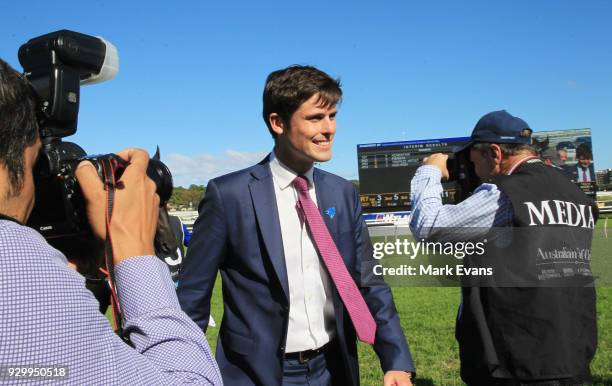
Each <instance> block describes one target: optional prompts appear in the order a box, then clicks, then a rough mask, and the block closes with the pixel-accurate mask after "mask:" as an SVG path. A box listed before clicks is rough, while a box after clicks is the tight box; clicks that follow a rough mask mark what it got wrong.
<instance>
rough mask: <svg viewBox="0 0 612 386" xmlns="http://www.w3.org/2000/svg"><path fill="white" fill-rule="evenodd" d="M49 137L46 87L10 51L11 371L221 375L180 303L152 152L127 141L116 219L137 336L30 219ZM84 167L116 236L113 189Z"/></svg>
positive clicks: (182, 378) (6, 204) (3, 103)
mask: <svg viewBox="0 0 612 386" xmlns="http://www.w3.org/2000/svg"><path fill="white" fill-rule="evenodd" d="M40 148H41V141H40V139H39V133H38V124H37V118H36V99H35V95H34V91H33V90H32V88H31V87H30V85H29V84H28V82H27V81H26V80H24V79H23V78H22V77H21V76H20V75H19V74H18V73H17V72H16V71H15V70H13V69H12V68H11V67H10V66H9V65H8V64H7V63H5V62H4V61H2V60H1V59H0V179H1V181H2V182H1V183H0V213H1V219H0V244H1V245H0V291H1V292H2V295H3V296H2V297H0V315H1V316H0V342H2V343H1V344H0V383H3V384H4V383H13V382H18V381H19V380H20V379H21V380H24V379H25V380H28V381H30V382H31V381H35V382H42V381H44V380H56V381H57V380H63V381H64V382H67V383H70V384H81V385H84V384H113V385H118V384H130V385H136V384H143V385H153V384H170V383H172V384H174V383H183V382H184V383H200V384H221V378H220V375H219V370H218V368H217V365H216V363H215V360H214V358H213V356H212V354H211V352H210V349H209V347H208V344H207V342H206V339H205V337H204V335H203V334H202V333H201V330H200V329H199V328H198V327H197V326H196V325H195V324H194V323H193V322H192V321H191V320H189V318H188V317H187V316H186V315H185V314H184V313H183V312H182V311H181V310H180V307H179V304H178V301H177V299H176V295H175V292H174V286H173V284H172V281H171V280H170V277H169V273H168V270H167V268H166V267H165V265H164V264H163V263H162V262H161V261H159V259H157V258H156V257H155V256H153V254H154V250H153V237H154V234H155V228H156V221H157V211H158V206H159V197H158V196H157V194H156V191H155V185H154V183H153V182H152V181H151V180H150V179H149V178H148V177H147V176H146V174H145V170H146V167H147V164H148V156H147V154H146V153H145V152H143V151H142V150H136V149H127V150H124V151H122V152H120V153H118V155H119V156H120V157H122V158H124V159H125V160H126V161H129V162H130V165H129V166H128V167H127V168H126V169H125V171H124V174H123V175H122V177H121V180H120V186H122V187H121V188H119V189H117V191H116V194H115V202H114V209H113V216H112V221H111V223H110V226H109V228H108V229H109V230H110V233H111V235H112V241H111V243H112V248H113V253H114V264H115V270H114V273H115V280H116V282H115V283H116V286H117V288H118V295H119V299H120V304H121V308H122V313H123V315H124V317H125V329H124V330H125V333H126V335H127V336H128V337H129V339H130V341H131V343H132V345H133V348H132V347H130V346H129V345H127V344H126V343H125V342H124V341H122V339H121V338H120V337H119V336H118V335H116V334H115V333H114V332H113V331H112V330H111V328H110V326H109V323H108V321H107V320H106V318H105V317H104V315H102V314H100V313H99V311H98V303H97V301H96V300H95V298H94V296H93V295H92V294H91V292H89V291H88V290H86V288H85V283H84V281H85V280H84V278H83V277H82V276H81V275H79V274H78V273H77V272H75V271H73V270H71V269H70V268H69V267H68V266H67V261H66V258H65V257H64V255H63V254H62V253H61V252H59V251H58V250H56V249H54V248H52V247H51V246H50V245H49V244H47V242H46V241H45V239H44V238H43V237H42V236H41V235H40V234H38V233H37V232H36V231H34V230H33V229H31V228H28V227H25V226H24V225H23V224H24V223H25V222H26V220H27V219H28V217H29V215H30V213H31V211H32V208H33V206H34V180H33V168H34V165H35V163H36V160H37V157H38V154H39V151H40ZM76 176H77V178H78V180H79V184H80V186H81V189H82V191H83V195H84V197H85V201H86V203H87V214H88V218H89V221H90V224H91V227H92V230H93V232H94V234H95V235H96V236H97V237H99V238H101V239H104V238H105V236H106V223H105V209H106V208H105V204H106V191H105V190H104V187H103V183H102V182H101V180H100V178H99V177H98V174H97V172H96V170H95V169H94V167H93V165H92V164H90V163H81V164H80V165H79V166H78V169H77V171H76Z"/></svg>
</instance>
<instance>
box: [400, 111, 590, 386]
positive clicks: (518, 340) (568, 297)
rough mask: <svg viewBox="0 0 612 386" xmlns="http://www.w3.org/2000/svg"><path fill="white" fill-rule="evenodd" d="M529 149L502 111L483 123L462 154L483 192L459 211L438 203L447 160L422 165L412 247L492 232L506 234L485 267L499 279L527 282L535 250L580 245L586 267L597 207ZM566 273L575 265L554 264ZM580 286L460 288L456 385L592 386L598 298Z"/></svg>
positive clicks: (523, 127) (525, 136) (565, 280)
mask: <svg viewBox="0 0 612 386" xmlns="http://www.w3.org/2000/svg"><path fill="white" fill-rule="evenodd" d="M530 144H531V129H529V127H528V125H527V123H526V122H525V121H523V120H522V119H520V118H517V117H514V116H512V115H510V114H508V113H507V112H506V111H495V112H492V113H489V114H486V115H485V116H483V117H482V118H481V119H480V120H479V121H478V123H477V124H476V127H475V128H474V130H473V132H472V135H471V139H470V141H469V143H468V144H467V145H466V146H469V151H470V160H471V162H472V163H473V164H474V168H475V172H476V174H477V176H478V177H479V178H480V179H481V181H483V182H484V183H482V184H481V185H480V186H479V187H478V188H477V189H476V190H475V191H474V193H473V194H472V196H470V197H469V198H467V199H466V200H464V201H463V202H461V203H459V204H457V205H442V201H441V198H440V194H441V192H442V185H441V183H440V180H441V179H445V178H448V176H449V173H448V170H447V166H446V161H447V158H448V156H447V155H443V154H433V155H432V156H430V157H428V158H426V159H425V160H424V162H423V163H424V166H421V167H420V168H419V169H418V170H417V172H416V174H415V176H414V178H413V180H412V182H411V195H412V197H411V204H412V208H413V214H412V219H411V223H410V227H411V230H412V233H413V235H414V237H415V238H416V239H421V238H424V239H431V238H444V237H447V238H448V236H449V234H451V237H452V234H453V233H454V234H461V235H466V234H468V235H469V237H471V238H478V237H483V238H485V237H486V238H489V239H491V237H489V236H491V235H495V234H496V233H495V229H494V228H496V227H505V228H502V230H501V233H503V232H505V234H506V235H508V232H507V230H508V229H511V231H512V233H510V236H511V238H514V239H513V240H511V241H510V245H509V246H508V244H506V246H499V245H494V244H495V243H489V245H487V249H488V250H487V251H486V253H485V255H484V259H485V261H487V262H490V261H493V260H492V259H494V258H499V257H501V259H499V260H497V261H498V262H501V264H500V265H499V266H498V268H499V267H501V268H502V269H501V270H500V271H502V272H503V273H506V272H508V271H507V270H504V269H507V267H508V266H511V267H512V268H516V267H519V268H521V267H522V269H523V271H524V272H528V273H530V274H531V273H532V272H533V271H530V269H531V268H532V267H535V266H537V265H538V264H536V262H535V260H536V259H537V257H536V255H537V253H534V247H535V248H539V250H543V251H544V252H547V251H553V252H557V249H560V248H561V246H560V245H561V243H563V246H564V248H563V249H564V250H565V249H566V247H567V250H572V249H573V248H574V249H575V248H578V243H579V241H583V242H584V244H586V245H587V246H586V248H588V252H589V258H590V242H591V237H592V230H593V227H594V223H595V220H596V215H597V209H596V207H595V206H594V203H593V202H592V200H590V199H589V198H588V197H586V196H585V195H584V194H583V193H582V192H581V191H580V189H578V188H577V187H576V186H575V185H574V184H573V183H571V182H570V181H568V180H567V178H566V177H565V176H564V175H563V173H562V172H561V171H560V170H558V169H556V168H552V167H548V166H546V165H544V163H543V162H541V161H540V160H539V159H538V158H537V157H536V152H535V149H534V148H533V147H532V146H531V145H530ZM551 205H552V207H551ZM566 208H580V210H578V209H577V210H576V212H572V214H573V216H574V219H576V218H577V215H581V216H582V217H584V218H583V219H582V221H580V222H579V223H578V222H576V221H575V220H572V219H571V217H572V215H570V214H569V213H570V212H569V211H568V210H567V209H566ZM508 227H512V228H508ZM503 229H506V231H503ZM498 234H499V233H498ZM560 235H563V238H562V239H561V240H562V241H561V242H560V241H559V239H560ZM492 244H493V245H492ZM499 244H502V243H499ZM555 256H556V254H555ZM567 256H569V255H567ZM469 260H470V258H468V257H466V261H465V263H466V264H469ZM566 263H569V264H574V263H575V262H573V261H571V262H569V261H567V262H566V261H563V262H560V263H559V264H566ZM554 264H556V263H553V267H555V265H554ZM514 272H516V271H514ZM577 276H578V275H574V276H567V277H566V276H564V275H560V276H557V277H555V281H553V283H554V284H552V285H551V284H550V282H549V283H548V284H547V283H545V280H544V279H540V280H543V282H542V283H536V282H529V283H530V284H528V285H525V284H524V282H523V283H522V284H519V283H518V282H517V283H516V284H515V285H516V286H515V287H514V286H505V287H504V286H495V285H491V286H487V287H485V286H481V287H476V286H469V284H468V285H466V284H465V282H464V286H463V287H462V303H461V306H460V308H459V313H458V316H457V325H456V338H457V340H458V343H459V354H460V359H461V377H462V379H463V380H464V381H465V382H466V383H467V384H468V385H487V386H490V385H523V384H529V385H582V384H583V383H584V382H589V381H590V369H589V366H590V363H591V360H592V359H593V356H594V354H595V350H596V345H597V343H596V342H597V326H596V311H595V291H594V289H593V288H592V287H584V286H582V287H581V286H580V282H578V284H576V283H577V282H576V280H579V279H577V278H576V277H577ZM536 277H537V275H536ZM544 287H548V288H544Z"/></svg>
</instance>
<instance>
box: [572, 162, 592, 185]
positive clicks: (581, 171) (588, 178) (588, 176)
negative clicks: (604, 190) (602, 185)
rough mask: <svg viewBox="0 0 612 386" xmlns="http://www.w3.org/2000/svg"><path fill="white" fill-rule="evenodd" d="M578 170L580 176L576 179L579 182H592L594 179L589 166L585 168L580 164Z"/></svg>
mask: <svg viewBox="0 0 612 386" xmlns="http://www.w3.org/2000/svg"><path fill="white" fill-rule="evenodd" d="M576 170H577V171H578V178H576V181H578V182H590V181H592V180H593V179H592V178H591V171H590V170H589V168H588V167H587V168H586V169H583V168H582V167H581V166H580V165H577V166H576ZM585 174H586V179H584V176H585Z"/></svg>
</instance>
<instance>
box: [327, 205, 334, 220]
mask: <svg viewBox="0 0 612 386" xmlns="http://www.w3.org/2000/svg"><path fill="white" fill-rule="evenodd" d="M325 214H326V215H328V216H329V218H334V216H335V215H336V207H334V206H332V207H331V208H327V210H326V211H325Z"/></svg>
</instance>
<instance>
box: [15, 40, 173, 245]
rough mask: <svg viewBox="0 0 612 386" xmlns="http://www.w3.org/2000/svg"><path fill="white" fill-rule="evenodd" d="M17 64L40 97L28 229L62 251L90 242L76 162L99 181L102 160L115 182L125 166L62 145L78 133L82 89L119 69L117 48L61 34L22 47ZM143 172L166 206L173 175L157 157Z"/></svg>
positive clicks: (107, 156) (111, 157) (119, 161)
mask: <svg viewBox="0 0 612 386" xmlns="http://www.w3.org/2000/svg"><path fill="white" fill-rule="evenodd" d="M19 62H20V63H21V65H22V66H23V69H24V76H25V77H26V78H27V79H28V80H29V82H30V83H31V85H32V87H33V88H34V90H35V92H36V94H37V95H38V98H39V105H38V123H39V128H40V138H41V141H42V144H43V145H42V154H41V155H40V157H39V161H38V163H37V164H36V166H35V168H34V182H35V186H36V192H35V195H36V203H35V206H34V209H33V211H32V214H31V216H30V218H29V221H28V225H29V226H30V227H32V228H34V229H36V230H37V231H39V232H40V233H41V234H42V235H43V236H44V237H45V238H46V239H47V240H48V241H49V242H50V243H51V244H52V245H54V246H56V247H57V248H59V249H60V250H65V248H62V247H61V246H62V245H69V244H74V243H75V242H76V243H79V242H80V241H86V240H89V239H92V238H93V236H92V233H91V229H90V227H89V224H88V221H87V215H86V212H85V202H84V198H83V196H82V193H81V191H80V188H79V187H78V182H77V180H76V178H75V175H74V171H75V169H76V166H77V164H78V163H79V162H80V161H83V160H89V161H91V162H92V163H93V164H94V166H95V167H96V169H97V170H98V174H99V175H100V177H101V178H102V164H103V161H104V160H110V161H111V163H112V164H113V165H114V171H113V174H114V176H115V178H116V179H119V178H120V177H121V174H122V173H123V170H124V169H125V167H126V166H127V162H126V161H124V160H123V159H122V158H120V157H119V156H117V155H115V154H105V155H97V156H87V155H86V153H85V151H84V150H83V149H82V148H81V147H80V146H79V145H77V144H75V143H72V142H66V141H62V138H64V137H67V136H70V135H72V134H74V133H76V131H77V118H78V113H79V103H80V86H81V85H83V84H89V83H98V82H102V81H105V80H107V79H112V78H113V77H114V76H115V74H116V73H117V71H118V69H119V57H118V54H117V49H116V48H115V47H114V46H113V45H112V44H110V43H109V42H107V41H105V40H104V39H102V38H98V37H93V36H89V35H84V34H81V33H77V32H73V31H68V30H61V31H57V32H52V33H49V34H46V35H42V36H39V37H36V38H33V39H30V40H29V41H28V42H27V43H25V44H24V45H22V46H21V47H20V48H19ZM155 158H157V159H155ZM147 174H148V176H149V177H150V178H151V179H152V180H153V181H154V182H155V184H156V186H157V194H158V195H159V197H160V203H161V205H164V204H165V203H166V202H167V201H168V200H169V199H170V196H171V194H172V175H171V174H170V171H169V170H168V168H167V167H166V165H164V164H163V163H162V162H161V161H159V153H158V154H157V156H156V157H154V158H152V159H151V160H150V161H149V166H148V169H147ZM75 239H76V240H75ZM68 241H69V242H68Z"/></svg>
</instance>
